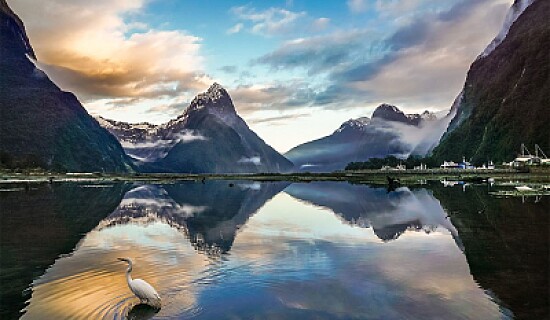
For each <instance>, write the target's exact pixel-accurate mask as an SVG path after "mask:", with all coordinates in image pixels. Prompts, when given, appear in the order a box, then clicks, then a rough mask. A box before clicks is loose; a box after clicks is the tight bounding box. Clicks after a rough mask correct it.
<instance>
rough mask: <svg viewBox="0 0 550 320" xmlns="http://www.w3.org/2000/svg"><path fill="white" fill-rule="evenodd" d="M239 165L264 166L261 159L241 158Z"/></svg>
mask: <svg viewBox="0 0 550 320" xmlns="http://www.w3.org/2000/svg"><path fill="white" fill-rule="evenodd" d="M238 162H239V163H247V164H248V163H252V164H253V165H255V166H259V165H261V164H262V160H261V159H260V157H250V158H244V157H243V158H241V159H240V160H239V161H238Z"/></svg>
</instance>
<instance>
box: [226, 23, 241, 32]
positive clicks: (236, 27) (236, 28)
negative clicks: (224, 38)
mask: <svg viewBox="0 0 550 320" xmlns="http://www.w3.org/2000/svg"><path fill="white" fill-rule="evenodd" d="M243 27H244V24H242V23H237V24H236V25H234V26H232V27H231V28H229V29H228V30H227V34H234V33H239V32H241V30H242V29H243Z"/></svg>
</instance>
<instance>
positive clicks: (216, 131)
mask: <svg viewBox="0 0 550 320" xmlns="http://www.w3.org/2000/svg"><path fill="white" fill-rule="evenodd" d="M98 121H99V123H100V124H101V125H102V126H103V127H104V128H106V129H107V130H109V131H110V132H111V133H112V134H114V135H115V136H116V137H117V138H118V139H119V141H120V142H121V143H122V146H123V147H124V149H125V150H126V152H127V153H128V154H129V155H130V156H132V157H133V158H135V159H136V165H137V166H138V167H139V168H140V170H141V171H144V172H190V173H254V172H283V171H289V170H291V169H292V167H293V164H292V163H291V162H290V161H289V160H288V159H286V158H285V157H283V156H282V155H281V154H279V153H278V152H277V151H275V150H274V149H273V148H272V147H270V146H269V145H267V144H266V143H265V142H264V141H263V140H262V139H261V138H260V137H258V135H256V133H254V132H253V131H252V130H251V129H250V128H249V127H248V125H247V124H246V123H245V121H244V120H243V119H242V118H241V117H240V116H239V115H238V114H237V112H236V111H235V106H234V105H233V101H232V100H231V97H230V96H229V94H228V93H227V91H226V90H225V89H224V88H223V87H222V86H220V85H219V84H217V83H214V84H213V85H212V86H211V87H210V88H209V89H208V91H206V92H205V93H201V94H199V95H198V96H196V97H195V99H193V101H192V102H191V104H190V105H189V106H188V107H187V109H186V110H185V112H184V113H183V114H182V115H180V116H179V117H177V118H176V119H173V120H171V121H169V122H168V123H165V124H162V125H158V126H156V125H153V124H149V123H139V124H129V123H124V122H117V121H112V120H107V119H104V118H98Z"/></svg>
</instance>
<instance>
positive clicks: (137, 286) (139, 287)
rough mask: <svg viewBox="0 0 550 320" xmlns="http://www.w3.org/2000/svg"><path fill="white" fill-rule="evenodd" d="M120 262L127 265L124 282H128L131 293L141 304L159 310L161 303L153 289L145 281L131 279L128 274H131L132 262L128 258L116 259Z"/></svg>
mask: <svg viewBox="0 0 550 320" xmlns="http://www.w3.org/2000/svg"><path fill="white" fill-rule="evenodd" d="M118 260H120V261H125V262H127V263H128V270H126V282H128V287H129V288H130V290H132V292H133V293H134V294H135V295H136V297H138V298H139V300H140V301H141V303H145V304H148V305H150V306H151V307H154V308H158V309H160V307H161V302H160V296H159V294H158V293H157V291H156V290H155V288H153V286H152V285H150V284H149V283H147V282H146V281H145V280H141V279H132V276H130V272H132V266H133V262H132V259H130V258H118Z"/></svg>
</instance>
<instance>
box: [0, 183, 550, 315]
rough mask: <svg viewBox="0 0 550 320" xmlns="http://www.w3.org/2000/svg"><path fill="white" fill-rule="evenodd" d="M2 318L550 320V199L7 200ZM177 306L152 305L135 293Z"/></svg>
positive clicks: (421, 194)
mask: <svg viewBox="0 0 550 320" xmlns="http://www.w3.org/2000/svg"><path fill="white" fill-rule="evenodd" d="M0 208H1V211H0V223H1V226H0V231H1V232H0V245H1V247H0V249H1V251H0V258H1V265H0V267H1V274H0V280H1V287H0V298H1V301H0V307H1V313H0V318H2V319H12V318H13V319H18V318H22V319H123V318H125V317H126V316H128V315H129V317H130V318H132V319H150V318H155V319H157V318H158V319H192V318H197V319H292V318H299V319H311V318H313V319H513V318H517V319H544V318H546V317H548V288H549V287H548V276H549V275H548V268H549V243H550V239H549V225H550V224H549V211H550V203H549V201H548V198H543V199H525V200H523V201H522V199H497V198H494V197H490V196H489V195H488V194H487V186H469V187H468V188H466V189H463V188H462V187H461V186H455V187H447V188H445V187H443V186H440V185H438V184H433V185H428V186H426V187H425V188H424V187H423V188H411V189H410V188H400V189H397V190H395V191H391V192H389V191H388V190H386V189H385V188H381V187H372V186H366V185H352V184H348V183H346V182H315V183H309V184H289V183H258V182H234V183H231V184H230V183H229V182H227V181H220V182H207V183H205V184H202V183H194V182H189V183H181V184H170V185H136V184H129V183H117V184H107V185H83V184H80V185H79V184H68V183H67V184H54V185H50V186H40V187H36V188H35V189H31V190H27V191H24V190H10V191H8V190H6V189H4V190H3V191H2V192H0ZM117 257H131V258H133V259H134V261H135V266H134V271H133V273H132V276H133V277H134V278H142V279H145V280H146V281H148V282H149V283H151V284H152V285H153V286H154V287H155V288H156V289H157V291H158V292H159V294H160V295H161V297H162V299H163V307H162V309H161V310H160V311H159V312H158V313H155V312H154V310H151V309H149V308H146V307H144V306H140V305H138V303H139V301H138V299H137V298H135V297H134V296H133V294H132V293H131V292H130V290H129V289H128V287H127V285H126V280H125V276H124V272H125V269H126V265H125V264H124V263H121V262H120V261H118V260H117V259H116V258H117Z"/></svg>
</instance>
